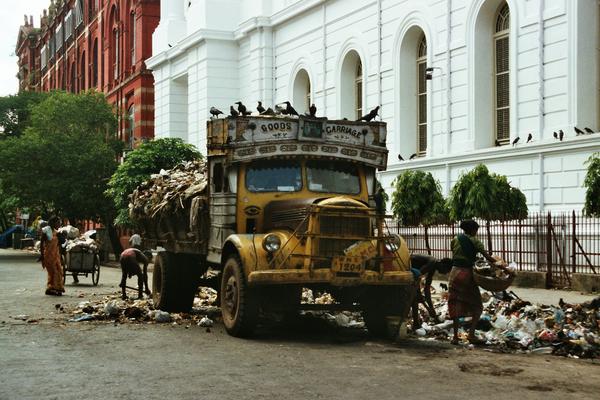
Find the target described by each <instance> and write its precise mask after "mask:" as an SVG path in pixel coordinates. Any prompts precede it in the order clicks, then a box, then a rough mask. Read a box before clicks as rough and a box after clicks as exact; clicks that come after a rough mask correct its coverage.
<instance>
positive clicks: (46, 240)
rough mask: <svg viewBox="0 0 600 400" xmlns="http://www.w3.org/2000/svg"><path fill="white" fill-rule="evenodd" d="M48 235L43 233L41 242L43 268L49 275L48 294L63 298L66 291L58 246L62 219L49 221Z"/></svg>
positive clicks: (53, 218) (56, 218)
mask: <svg viewBox="0 0 600 400" xmlns="http://www.w3.org/2000/svg"><path fill="white" fill-rule="evenodd" d="M48 228H49V232H48V234H47V233H46V232H42V240H41V245H40V246H41V247H40V251H41V253H42V254H41V257H40V259H41V261H42V268H44V269H45V270H46V272H47V273H48V283H47V284H46V294H48V295H53V296H61V295H62V294H63V292H64V291H65V286H64V283H63V268H62V264H61V262H60V248H59V244H58V228H60V219H59V218H58V217H52V218H50V220H49V221H48V227H46V229H48Z"/></svg>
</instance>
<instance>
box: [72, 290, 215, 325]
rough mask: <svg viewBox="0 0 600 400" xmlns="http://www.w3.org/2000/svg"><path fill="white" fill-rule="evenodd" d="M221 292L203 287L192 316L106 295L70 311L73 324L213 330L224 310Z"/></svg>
mask: <svg viewBox="0 0 600 400" xmlns="http://www.w3.org/2000/svg"><path fill="white" fill-rule="evenodd" d="M216 299H217V293H216V291H215V290H214V289H211V288H205V287H202V288H200V290H199V292H198V293H197V297H196V298H195V299H194V305H193V308H192V311H191V312H189V313H168V312H166V311H161V310H156V309H155V308H154V304H153V302H152V299H139V300H122V299H121V296H120V294H117V293H115V294H114V295H109V296H104V297H103V298H102V299H99V300H93V301H82V302H80V303H79V304H78V305H77V306H76V307H75V308H73V309H71V310H68V311H67V312H68V313H69V314H70V318H69V319H68V321H69V322H84V321H112V322H115V323H122V324H125V323H171V324H174V325H185V326H186V327H188V326H191V325H192V324H194V325H198V326H201V327H204V328H210V327H211V326H212V325H213V323H214V319H215V318H216V317H217V316H218V315H220V309H219V308H218V307H215V306H214V304H215V302H216Z"/></svg>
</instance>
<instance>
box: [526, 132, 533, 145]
mask: <svg viewBox="0 0 600 400" xmlns="http://www.w3.org/2000/svg"><path fill="white" fill-rule="evenodd" d="M531 139H533V135H532V134H531V133H530V134H529V135H527V143H529V142H531Z"/></svg>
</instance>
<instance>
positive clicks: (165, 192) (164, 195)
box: [129, 160, 207, 218]
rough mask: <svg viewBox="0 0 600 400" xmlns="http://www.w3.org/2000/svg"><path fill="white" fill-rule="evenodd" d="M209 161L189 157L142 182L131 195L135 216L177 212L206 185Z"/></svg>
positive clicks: (132, 212)
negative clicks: (186, 160) (185, 160)
mask: <svg viewBox="0 0 600 400" xmlns="http://www.w3.org/2000/svg"><path fill="white" fill-rule="evenodd" d="M206 185H207V172H206V163H205V162H204V161H201V160H195V161H188V162H185V163H183V164H180V165H178V166H176V167H175V168H173V169H170V170H168V171H165V170H161V171H160V173H158V174H153V175H151V176H150V179H149V180H148V181H146V182H144V183H142V184H141V185H140V186H138V188H137V189H136V190H134V192H133V193H132V194H131V196H130V201H131V202H130V204H129V213H130V215H131V216H132V217H133V218H136V217H138V218H139V217H154V216H155V215H156V214H158V213H163V212H164V213H174V212H176V211H177V210H178V209H183V208H185V207H186V206H188V205H189V204H188V203H189V199H191V198H193V197H196V196H198V195H200V194H202V192H204V190H205V189H206Z"/></svg>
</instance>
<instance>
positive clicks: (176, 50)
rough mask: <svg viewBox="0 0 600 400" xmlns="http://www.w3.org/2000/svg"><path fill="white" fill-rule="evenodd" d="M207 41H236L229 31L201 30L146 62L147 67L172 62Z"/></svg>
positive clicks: (152, 67) (151, 67)
mask: <svg viewBox="0 0 600 400" xmlns="http://www.w3.org/2000/svg"><path fill="white" fill-rule="evenodd" d="M205 40H225V41H234V40H235V37H234V34H233V32H229V31H221V30H216V29H199V30H197V31H196V32H194V33H192V34H191V35H188V36H186V37H185V38H184V39H183V40H181V41H180V42H178V43H177V45H176V46H174V47H172V48H170V49H168V50H165V51H163V52H160V53H158V54H156V55H155V56H152V57H150V58H148V59H147V60H146V66H147V67H148V68H150V69H154V68H155V67H157V66H159V65H161V64H163V63H165V62H168V61H171V60H173V59H175V58H177V57H179V56H181V55H182V54H185V53H186V52H187V50H188V49H190V48H191V47H193V46H196V45H198V44H199V43H201V42H203V41H205Z"/></svg>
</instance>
